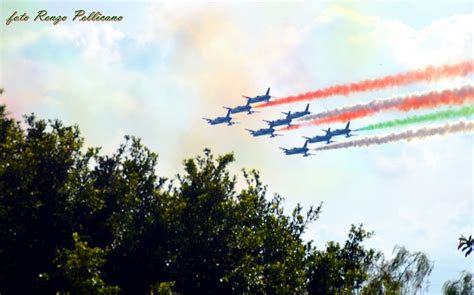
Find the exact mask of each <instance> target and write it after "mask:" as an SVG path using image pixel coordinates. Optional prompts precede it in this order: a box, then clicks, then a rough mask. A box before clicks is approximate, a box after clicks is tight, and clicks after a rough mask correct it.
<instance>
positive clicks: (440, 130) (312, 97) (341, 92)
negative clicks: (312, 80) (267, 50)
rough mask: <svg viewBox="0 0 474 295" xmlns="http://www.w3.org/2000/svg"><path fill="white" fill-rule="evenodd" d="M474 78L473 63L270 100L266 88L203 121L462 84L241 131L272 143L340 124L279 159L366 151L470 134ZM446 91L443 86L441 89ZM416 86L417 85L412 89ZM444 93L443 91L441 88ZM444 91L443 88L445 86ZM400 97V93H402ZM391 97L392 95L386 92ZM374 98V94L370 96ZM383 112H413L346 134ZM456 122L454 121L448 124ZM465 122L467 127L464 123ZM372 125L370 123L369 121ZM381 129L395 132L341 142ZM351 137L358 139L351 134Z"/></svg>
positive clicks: (296, 114) (302, 113)
mask: <svg viewBox="0 0 474 295" xmlns="http://www.w3.org/2000/svg"><path fill="white" fill-rule="evenodd" d="M473 74H474V60H473V59H471V60H466V61H461V62H458V63H455V64H445V65H438V66H427V67H425V68H422V69H414V70H410V71H407V72H403V73H398V74H390V75H384V76H380V77H376V78H372V79H364V80H360V81H355V82H354V81H353V82H347V83H342V84H333V85H329V86H326V87H323V88H319V89H315V90H313V91H309V92H304V93H299V94H293V95H289V96H286V97H278V98H274V99H272V96H270V88H268V90H267V92H266V93H265V94H264V95H258V96H255V97H249V96H244V98H246V99H247V103H246V104H245V105H241V106H237V107H233V108H230V107H225V108H226V109H227V115H226V116H225V117H217V118H215V119H206V120H207V121H208V122H209V124H211V125H216V124H227V125H233V124H237V122H235V121H233V118H232V117H231V115H234V114H238V113H247V114H253V113H255V112H257V111H256V109H263V108H267V107H271V106H283V105H287V104H291V103H298V102H303V101H305V102H310V101H320V100H323V99H331V98H332V97H337V96H345V97H348V96H350V95H352V94H356V93H366V94H367V97H369V96H370V95H369V94H370V92H375V91H379V90H383V89H385V90H388V89H395V88H398V87H405V86H408V85H412V84H422V83H427V86H431V85H432V83H433V82H436V81H441V80H449V79H454V78H456V79H459V78H462V79H464V85H461V86H459V85H458V86H455V85H457V84H454V85H452V86H450V87H451V88H443V89H429V88H430V87H428V89H425V90H423V91H421V92H420V91H418V92H415V93H413V92H411V93H410V92H405V91H408V90H407V89H403V88H401V90H399V92H401V93H399V94H395V95H392V96H391V97H387V98H380V97H376V98H375V99H374V98H372V99H371V100H370V101H364V102H358V103H352V104H348V105H345V106H340V107H337V108H333V109H328V110H325V111H322V112H318V113H314V114H312V113H311V112H310V110H309V107H310V106H309V103H308V104H307V105H306V108H305V109H304V110H298V111H288V112H283V115H284V117H280V118H278V119H276V120H263V121H264V122H266V123H267V125H268V126H267V127H265V128H261V129H258V130H250V129H246V130H247V131H249V132H250V135H252V136H270V137H276V136H280V135H282V132H285V131H290V130H297V129H300V128H303V127H314V126H321V125H328V124H345V127H344V128H340V129H338V128H335V129H333V128H334V127H332V128H331V127H330V128H327V129H323V130H322V131H323V132H324V133H322V134H316V135H314V136H303V138H304V139H305V142H304V144H303V145H302V146H299V147H292V148H284V147H280V149H282V150H283V152H284V154H285V155H303V156H304V157H307V156H310V155H312V154H311V153H310V150H311V151H325V150H335V149H346V148H352V147H366V146H370V145H380V144H386V143H389V142H397V141H402V140H406V141H410V140H412V139H424V138H427V137H431V136H435V135H440V136H444V135H448V134H453V133H472V132H474V121H473V120H472V118H473V116H474V85H473V84H472V78H470V77H472V75H473ZM446 85H449V83H448V84H446ZM419 86H421V85H418V87H419ZM445 87H446V86H445ZM448 87H449V86H448ZM402 91H403V92H402ZM392 92H393V91H392ZM375 95H377V94H375ZM385 112H391V113H394V112H397V113H398V114H407V113H411V112H418V113H416V114H411V115H408V116H404V117H396V118H390V119H389V120H384V121H377V120H378V118H379V117H377V120H375V122H374V123H371V124H368V125H365V126H361V127H359V128H357V129H355V130H353V129H351V128H350V123H351V121H354V120H359V119H363V118H369V117H373V116H375V115H378V114H383V113H385ZM420 112H421V113H420ZM448 120H450V121H449V122H446V123H445V124H444V125H438V126H436V125H433V124H432V123H435V122H440V121H448ZM452 120H457V121H454V122H453V121H452ZM466 120H467V121H466ZM372 121H374V120H372ZM422 124H423V125H424V126H421V128H416V129H414V128H410V129H405V130H400V129H402V128H406V127H409V126H412V125H422ZM386 129H398V130H397V132H391V133H385V134H380V133H378V134H375V135H371V136H365V137H361V138H358V139H347V138H349V137H352V136H354V135H359V134H360V133H361V132H366V131H384V130H386ZM352 132H357V133H358V134H353V133H352ZM336 137H345V138H346V139H344V140H338V141H337V142H336V141H335V140H334V139H335V138H336ZM317 143H320V144H318V145H317V146H315V147H314V148H311V149H310V148H309V145H310V144H317Z"/></svg>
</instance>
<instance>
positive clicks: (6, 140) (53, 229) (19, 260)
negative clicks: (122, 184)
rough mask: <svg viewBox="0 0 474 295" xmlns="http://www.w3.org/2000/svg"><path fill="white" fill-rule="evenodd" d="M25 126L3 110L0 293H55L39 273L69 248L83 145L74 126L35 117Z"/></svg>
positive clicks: (0, 134) (0, 112) (0, 116)
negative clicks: (72, 198) (71, 202)
mask: <svg viewBox="0 0 474 295" xmlns="http://www.w3.org/2000/svg"><path fill="white" fill-rule="evenodd" d="M25 123H26V124H25V125H26V129H25V130H23V128H22V127H21V125H20V123H19V122H16V121H14V120H13V119H11V118H8V116H7V113H6V110H5V106H1V107H0V192H1V193H0V261H2V262H1V263H0V288H1V290H0V292H2V293H7V294H9V293H17V294H18V293H22V294H23V293H24V294H30V293H36V292H37V291H38V290H43V291H44V292H47V293H48V292H49V293H51V292H52V290H51V289H48V287H49V286H42V285H41V284H40V281H39V275H40V274H41V273H49V272H51V271H53V269H54V264H53V259H54V257H55V255H56V249H57V248H59V247H67V246H68V245H70V244H71V241H70V237H71V235H72V232H73V219H72V216H73V214H72V212H71V207H70V206H69V199H70V196H71V195H72V194H73V191H74V190H76V189H78V188H77V187H76V186H75V185H74V183H75V182H76V181H77V179H74V178H75V176H77V175H79V173H72V172H71V171H77V170H79V169H81V168H80V166H81V165H82V161H83V154H82V152H81V148H82V143H83V141H82V139H81V138H80V137H79V131H78V128H77V127H76V126H73V127H65V126H63V125H62V124H61V122H59V121H48V122H46V121H44V120H37V119H36V117H35V116H34V115H30V116H26V117H25ZM57 283H58V284H60V283H59V282H57ZM43 288H46V289H43Z"/></svg>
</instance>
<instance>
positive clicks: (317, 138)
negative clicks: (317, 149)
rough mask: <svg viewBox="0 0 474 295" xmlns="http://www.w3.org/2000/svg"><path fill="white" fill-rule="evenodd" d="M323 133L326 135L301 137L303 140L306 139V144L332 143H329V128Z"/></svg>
mask: <svg viewBox="0 0 474 295" xmlns="http://www.w3.org/2000/svg"><path fill="white" fill-rule="evenodd" d="M323 131H326V135H316V136H314V137H306V136H303V138H306V139H307V140H308V143H316V142H323V141H325V142H326V144H329V143H331V142H333V141H331V137H332V135H331V128H329V129H328V130H323Z"/></svg>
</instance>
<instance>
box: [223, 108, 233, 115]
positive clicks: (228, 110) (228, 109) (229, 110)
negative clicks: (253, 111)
mask: <svg viewBox="0 0 474 295" xmlns="http://www.w3.org/2000/svg"><path fill="white" fill-rule="evenodd" d="M224 108H225V109H227V115H226V117H230V112H231V111H232V109H231V108H228V107H224Z"/></svg>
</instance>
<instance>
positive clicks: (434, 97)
mask: <svg viewBox="0 0 474 295" xmlns="http://www.w3.org/2000/svg"><path fill="white" fill-rule="evenodd" d="M468 102H470V103H472V102H474V87H472V86H466V87H462V88H460V89H451V90H444V91H441V92H437V91H433V92H429V93H426V94H421V95H411V96H407V97H404V98H392V99H387V100H382V101H372V102H370V103H367V104H363V105H355V106H349V107H347V108H345V109H335V110H331V111H327V112H326V113H320V114H316V115H315V116H318V117H319V118H316V119H314V120H310V121H308V122H305V123H302V124H296V125H292V126H289V127H286V128H282V129H280V130H279V131H287V130H294V129H298V128H301V127H303V126H314V125H321V124H329V123H336V122H347V121H351V120H354V119H360V118H364V117H367V116H370V115H373V114H375V113H378V112H381V111H388V110H398V111H402V112H407V111H410V110H417V109H431V108H435V107H438V106H444V105H462V104H464V103H468Z"/></svg>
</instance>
